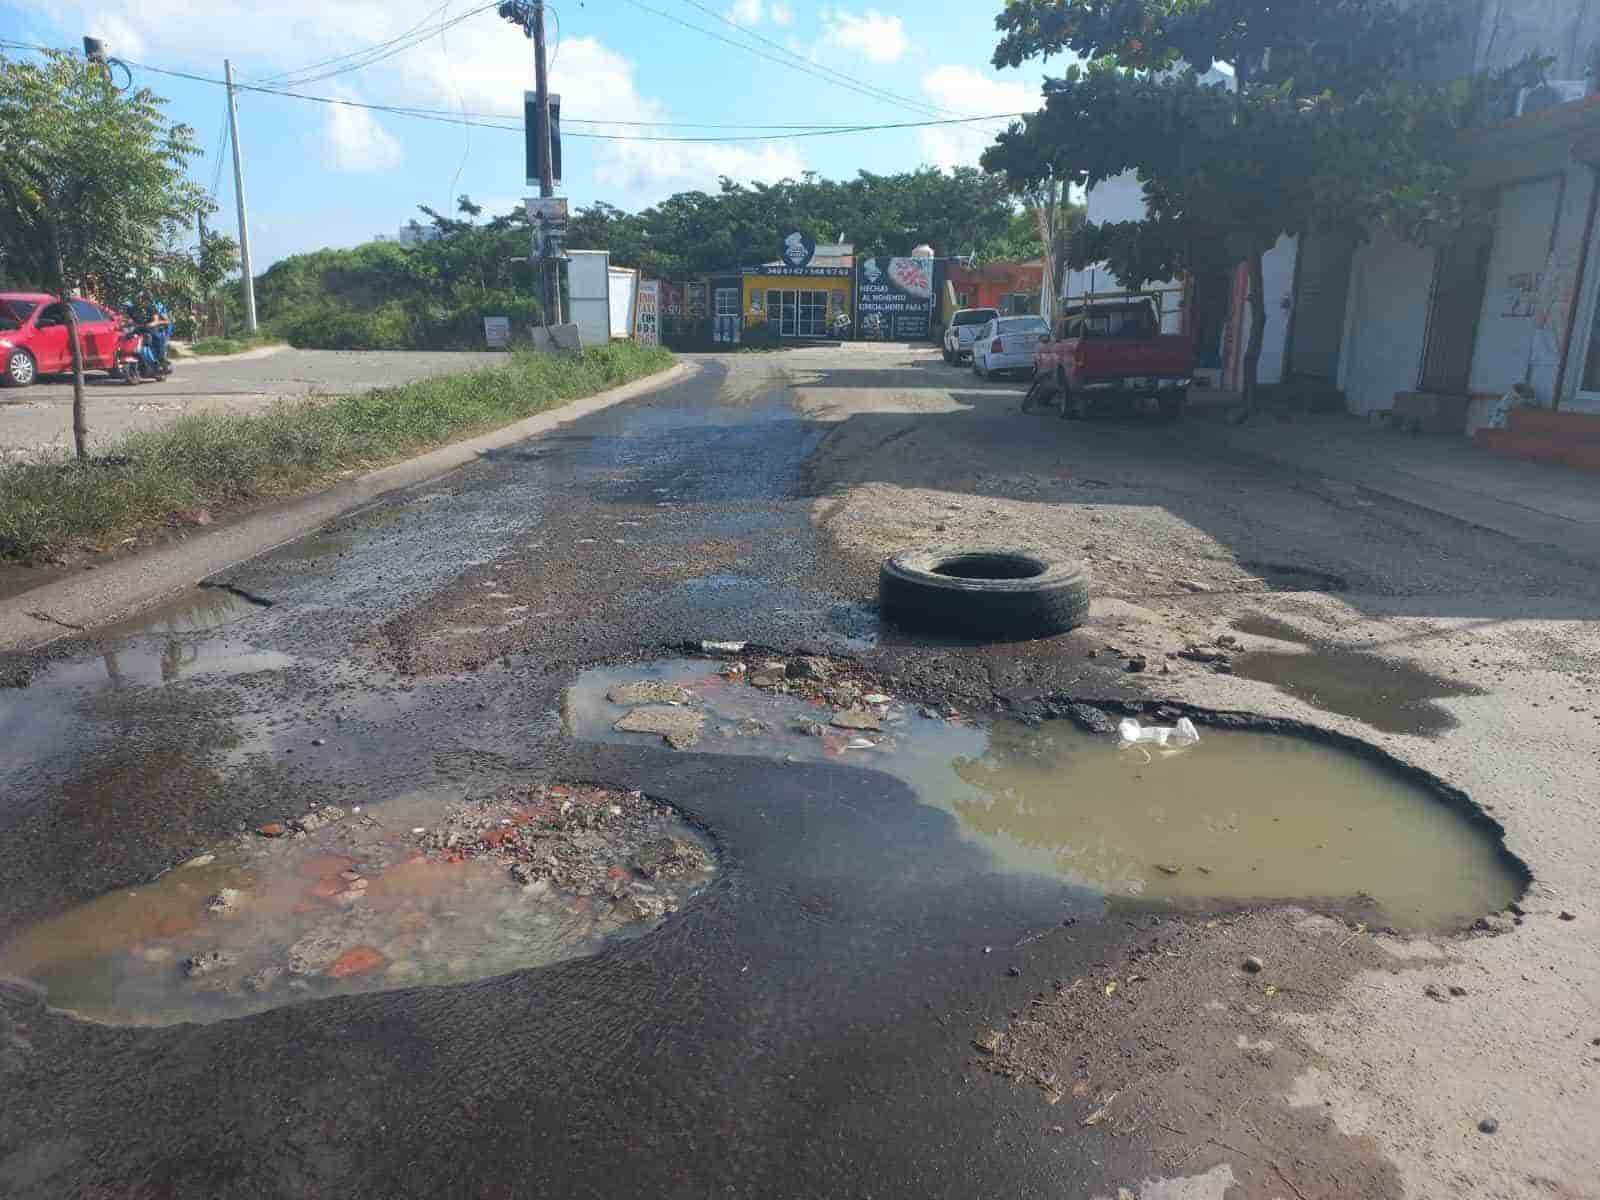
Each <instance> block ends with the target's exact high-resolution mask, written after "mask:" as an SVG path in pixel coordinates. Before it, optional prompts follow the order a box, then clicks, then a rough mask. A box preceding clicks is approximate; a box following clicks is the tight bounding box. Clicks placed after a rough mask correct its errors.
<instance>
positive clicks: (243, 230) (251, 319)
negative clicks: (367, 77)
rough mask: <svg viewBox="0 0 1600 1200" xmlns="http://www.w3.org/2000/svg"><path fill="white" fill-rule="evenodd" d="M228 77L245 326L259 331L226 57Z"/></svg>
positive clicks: (224, 67)
mask: <svg viewBox="0 0 1600 1200" xmlns="http://www.w3.org/2000/svg"><path fill="white" fill-rule="evenodd" d="M222 72H223V74H224V75H226V76H227V79H228V136H229V137H230V138H231V139H232V141H233V194H234V199H235V200H237V201H238V203H239V265H240V266H241V267H242V268H243V269H244V327H245V329H246V330H248V331H249V332H250V333H254V332H255V331H256V277H255V275H253V274H252V273H251V271H250V219H249V216H248V215H247V214H246V212H245V206H244V153H243V151H241V150H240V149H239V106H238V104H237V103H236V102H235V101H234V96H233V62H232V60H231V59H226V58H225V59H223V60H222Z"/></svg>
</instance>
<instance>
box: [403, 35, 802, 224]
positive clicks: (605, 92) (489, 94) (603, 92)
mask: <svg viewBox="0 0 1600 1200" xmlns="http://www.w3.org/2000/svg"><path fill="white" fill-rule="evenodd" d="M503 41H504V42H505V43H506V46H508V47H509V49H506V48H501V47H491V48H487V49H480V50H478V51H476V52H475V53H474V56H473V59H472V62H471V64H470V70H469V69H465V68H463V67H461V66H460V65H459V64H458V65H455V66H452V64H451V63H450V62H448V61H446V60H441V59H438V58H433V59H431V60H428V61H425V62H423V63H420V64H419V66H420V68H421V75H420V78H419V83H420V84H421V85H422V86H424V87H425V88H426V89H427V91H428V93H429V94H430V96H431V97H433V98H434V99H435V100H444V101H446V102H447V103H449V104H451V105H454V104H455V103H456V101H455V99H454V97H455V95H456V90H457V89H459V92H460V94H461V97H462V99H461V104H462V105H463V106H464V107H466V108H467V109H468V111H482V112H496V111H505V110H506V104H505V97H506V96H508V95H514V96H517V97H519V100H520V97H521V95H522V89H523V88H525V87H526V86H527V74H528V65H527V47H526V43H525V42H522V41H520V40H518V39H513V38H506V39H503ZM550 80H551V82H550V86H551V88H552V90H554V91H556V92H559V93H560V94H561V105H562V111H563V112H565V113H571V114H577V113H582V114H583V115H584V117H585V118H587V119H590V120H595V121H664V120H667V119H668V118H669V117H670V115H671V114H670V113H668V112H667V110H666V108H665V106H664V105H662V104H661V103H660V102H659V101H657V100H654V99H652V98H650V97H647V96H643V95H641V94H640V92H639V89H638V86H637V83H636V81H635V79H634V66H633V63H631V62H630V61H629V60H628V59H626V58H624V57H623V56H622V55H620V54H618V53H617V52H616V51H614V50H611V49H610V48H608V47H607V46H605V45H603V44H602V43H600V42H599V41H598V40H596V39H595V38H592V37H573V36H570V35H569V36H568V37H567V38H566V39H565V40H563V41H562V43H561V53H560V54H559V55H558V56H557V57H556V60H555V63H554V65H553V66H552V69H551V73H550ZM518 115H520V113H519V114H518ZM580 132H599V133H646V134H649V133H655V134H659V135H661V136H674V135H675V133H676V132H677V131H674V130H670V129H662V130H650V129H639V128H637V127H633V126H620V125H618V126H610V127H596V126H589V125H585V126H583V127H581V128H580V127H577V126H570V125H569V126H568V127H567V128H566V129H565V130H563V137H564V140H565V141H566V144H565V145H564V146H563V154H562V158H563V160H564V161H566V162H574V161H586V162H587V163H588V164H589V166H590V168H591V170H592V172H593V175H594V180H595V182H596V183H597V184H599V185H601V186H602V187H606V188H611V189H614V190H615V191H616V192H617V193H618V194H617V195H615V196H614V197H608V199H611V200H612V202H613V203H616V204H619V205H622V206H624V207H629V206H637V205H642V204H649V203H653V202H654V201H656V200H660V199H662V198H663V197H665V196H668V195H670V194H671V193H673V192H676V191H683V190H686V189H689V188H701V189H709V190H714V189H715V187H716V181H717V177H718V176H719V175H727V176H728V177H729V178H731V179H737V180H739V181H741V182H750V181H752V180H760V181H762V182H771V181H773V180H777V179H782V178H784V177H786V176H792V175H798V174H799V173H800V172H801V171H803V170H804V169H805V160H804V158H803V156H802V155H801V153H800V151H799V149H798V148H797V147H796V146H795V145H794V143H792V142H767V143H761V144H759V145H758V146H755V147H752V146H750V145H738V144H731V143H722V142H604V141H590V140H586V139H583V138H576V137H569V136H568V135H571V134H574V133H580ZM689 132H692V131H689ZM496 136H498V135H496Z"/></svg>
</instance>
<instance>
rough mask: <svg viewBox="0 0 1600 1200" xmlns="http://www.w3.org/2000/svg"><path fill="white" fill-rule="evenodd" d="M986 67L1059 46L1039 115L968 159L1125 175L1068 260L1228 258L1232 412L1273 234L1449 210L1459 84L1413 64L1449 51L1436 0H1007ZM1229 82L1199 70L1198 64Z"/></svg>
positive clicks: (1450, 31)
mask: <svg viewBox="0 0 1600 1200" xmlns="http://www.w3.org/2000/svg"><path fill="white" fill-rule="evenodd" d="M996 26H997V28H998V29H999V30H1000V31H1001V33H1002V35H1003V36H1002V38H1001V41H1000V43H999V46H998V48H997V49H996V51H995V55H994V61H995V64H996V65H997V66H1006V65H1010V66H1016V65H1018V64H1020V63H1022V62H1024V61H1026V60H1029V59H1032V58H1036V57H1043V58H1045V59H1049V58H1050V57H1051V56H1052V55H1055V54H1068V53H1070V54H1074V55H1077V56H1079V57H1080V58H1082V59H1084V60H1086V62H1087V65H1086V66H1085V65H1080V64H1076V63H1075V64H1073V65H1072V66H1071V67H1069V68H1068V70H1067V71H1066V72H1065V74H1064V76H1063V77H1062V78H1059V79H1050V80H1047V81H1046V83H1045V88H1044V99H1045V103H1044V107H1043V108H1042V109H1041V110H1040V111H1039V112H1038V113H1036V114H1033V115H1030V116H1029V117H1027V118H1025V119H1024V120H1023V121H1021V122H1020V123H1015V124H1013V125H1012V126H1011V128H1010V129H1008V130H1007V131H1006V132H1005V133H1003V134H1001V135H1000V137H999V138H998V139H997V141H996V144H995V145H994V146H993V147H991V148H990V149H989V150H988V151H987V152H985V154H984V158H983V162H984V165H985V167H987V168H989V169H991V170H994V171H997V172H1000V173H1002V174H1004V175H1005V176H1006V177H1007V178H1008V179H1009V180H1010V181H1011V183H1012V185H1013V186H1014V187H1016V188H1018V189H1019V190H1022V189H1025V188H1028V187H1032V186H1038V185H1040V184H1043V183H1045V182H1046V181H1048V180H1051V179H1059V178H1061V176H1062V175H1063V173H1065V174H1066V175H1067V177H1068V178H1069V180H1070V182H1074V183H1078V184H1083V185H1088V186H1092V185H1094V184H1096V183H1099V182H1101V181H1102V180H1106V179H1110V178H1112V177H1114V176H1117V175H1120V174H1122V173H1124V172H1126V171H1130V170H1131V171H1134V172H1136V173H1137V174H1138V177H1139V179H1140V180H1141V181H1142V183H1143V186H1144V199H1145V209H1146V211H1145V216H1144V218H1143V219H1142V220H1139V221H1130V222H1121V223H1116V224H1110V225H1098V226H1094V225H1090V226H1086V227H1085V228H1084V230H1083V231H1082V232H1081V234H1080V235H1079V236H1077V237H1075V238H1074V239H1073V243H1072V253H1071V259H1072V263H1073V265H1074V266H1083V265H1086V264H1088V263H1090V262H1096V261H1104V262H1107V263H1108V265H1109V266H1110V267H1111V269H1112V270H1113V272H1114V273H1115V274H1116V275H1117V276H1118V278H1120V279H1121V280H1122V282H1123V283H1124V284H1125V285H1128V286H1133V287H1137V286H1141V285H1142V284H1144V283H1146V282H1149V281H1151V280H1157V279H1168V278H1172V277H1174V276H1175V275H1177V274H1178V273H1179V272H1182V271H1195V270H1204V269H1208V268H1211V267H1214V266H1216V265H1218V264H1231V263H1236V262H1240V261H1244V262H1246V263H1247V264H1248V266H1249V276H1250V305H1251V322H1250V338H1249V342H1248V347H1247V350H1246V353H1245V360H1244V380H1243V382H1244V390H1245V398H1246V403H1247V405H1253V403H1254V401H1255V397H1256V391H1257V381H1256V376H1257V368H1258V364H1259V361H1260V356H1261V342H1262V333H1263V330H1264V328H1265V325H1266V297H1265V295H1264V287H1263V282H1262V256H1263V254H1265V252H1266V251H1267V250H1268V249H1270V248H1271V247H1272V246H1273V245H1274V244H1275V243H1276V242H1277V240H1278V238H1279V237H1280V236H1282V235H1285V234H1291V235H1304V234H1308V233H1342V234H1347V235H1350V236H1353V237H1355V238H1357V239H1364V238H1366V237H1368V236H1370V235H1371V233H1372V232H1373V231H1374V230H1375V229H1376V228H1378V227H1379V226H1381V225H1385V224H1387V225H1390V226H1391V227H1393V228H1395V229H1396V230H1397V231H1398V232H1400V233H1402V234H1403V235H1406V236H1411V237H1423V236H1427V235H1428V234H1429V233H1430V232H1436V231H1438V230H1440V229H1446V228H1449V227H1450V226H1452V225H1454V224H1457V223H1459V222H1460V221H1461V220H1463V219H1464V218H1465V215H1466V213H1467V208H1466V206H1465V204H1464V201H1463V199H1462V191H1461V187H1460V182H1461V177H1460V170H1459V166H1458V164H1457V161H1456V158H1455V155H1454V145H1455V140H1456V139H1455V133H1456V131H1457V129H1458V128H1459V127H1460V125H1461V123H1462V122H1463V121H1464V120H1465V119H1466V118H1467V116H1468V115H1469V114H1470V112H1471V108H1472V106H1471V100H1472V91H1471V89H1470V88H1468V87H1467V86H1465V85H1464V84H1463V83H1455V84H1450V83H1443V82H1436V81H1435V80H1436V79H1437V77H1438V75H1439V74H1440V72H1439V71H1438V69H1437V67H1438V64H1437V63H1435V62H1433V61H1431V60H1432V59H1433V58H1434V56H1435V55H1436V53H1437V52H1439V51H1440V50H1441V49H1444V48H1449V47H1451V46H1453V45H1454V41H1453V39H1454V28H1455V17H1454V14H1453V11H1452V8H1451V6H1450V5H1449V4H1447V3H1443V2H1442V0H1422V2H1421V3H1412V4H1404V5H1403V4H1400V3H1395V2H1393V0H1341V2H1340V3H1337V4H1330V3H1327V0H1121V2H1120V3H1117V4H1104V3H1101V2H1099V0H1011V3H1009V4H1008V5H1007V7H1006V8H1005V10H1004V11H1003V12H1002V13H1001V14H1000V15H999V16H998V17H997V18H996ZM1217 63H1223V64H1227V65H1228V66H1229V67H1230V68H1231V72H1232V75H1233V82H1232V83H1231V84H1230V83H1227V82H1220V83H1219V82H1210V81H1208V80H1207V79H1205V78H1202V75H1203V74H1205V73H1207V72H1209V71H1210V70H1211V68H1212V67H1213V65H1214V64H1217Z"/></svg>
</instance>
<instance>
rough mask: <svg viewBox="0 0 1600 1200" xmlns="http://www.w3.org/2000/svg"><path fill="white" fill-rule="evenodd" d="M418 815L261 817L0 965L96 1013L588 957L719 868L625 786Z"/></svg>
mask: <svg viewBox="0 0 1600 1200" xmlns="http://www.w3.org/2000/svg"><path fill="white" fill-rule="evenodd" d="M414 819H415V815H414V812H413V814H412V815H411V816H409V817H408V816H405V815H404V814H401V813H396V814H394V815H389V816H386V815H383V810H382V809H379V810H378V811H377V813H376V814H375V813H374V811H373V810H371V809H369V810H367V811H365V812H363V811H361V810H359V809H353V810H350V811H346V810H344V809H341V808H338V807H334V806H327V807H324V808H321V809H316V810H313V811H312V812H309V813H305V814H303V815H301V816H299V817H295V818H293V819H289V820H283V821H272V822H267V823H265V824H263V825H261V826H260V827H259V828H258V829H256V830H254V831H251V832H249V833H245V834H241V835H240V836H238V837H237V838H235V839H233V840H232V841H231V842H229V843H225V844H222V845H219V846H216V847H213V848H212V849H209V850H207V851H206V852H205V853H203V854H200V855H197V856H196V857H194V858H192V859H191V860H189V862H188V863H186V864H184V865H183V866H180V867H178V868H176V869H174V870H172V871H169V872H167V873H166V874H165V875H163V876H161V877H160V878H159V879H157V880H154V881H152V882H151V883H150V884H148V885H145V886H142V887H136V888H130V889H126V890H123V891H119V892H113V893H110V894H108V895H105V896H102V897H99V898H98V899H96V900H93V901H91V902H89V903H88V904H85V905H81V906H79V907H78V908H75V909H72V910H69V911H68V912H66V913H64V914H62V915H61V916H59V917H56V918H54V919H51V920H48V921H44V922H41V923H39V924H37V925H35V926H33V927H31V928H29V929H26V930H24V931H23V932H22V933H21V934H20V935H18V936H17V937H16V938H15V939H13V940H12V941H11V942H10V943H8V944H7V945H6V946H5V947H4V948H3V949H0V971H4V972H6V973H10V974H15V975H19V976H22V977H25V978H29V979H32V980H34V981H35V982H37V983H40V984H42V985H44V986H45V987H46V989H47V990H48V993H49V999H50V1002H51V1003H52V1004H54V1005H56V1006H58V1007H62V1008H67V1009H70V1010H72V1011H75V1012H78V1013H80V1014H82V1015H85V1016H91V1017H94V1018H96V1019H100V1020H106V1021H111V1022H116V1023H129V1024H166V1023H170V1022H174V1021H180V1020H196V1021H207V1020H217V1019H221V1018H224V1017H230V1016H238V1015H240V1014H242V1013H248V1012H254V1011H259V1010H261V1009H266V1008H273V1007H276V1006H278V1005H281V1004H287V1003H292V1002H295V1001H298V1000H305V999H311V998H314V997H318V996H329V995H337V994H340V993H348V992H362V991H377V990H382V989H385V988H392V987H398V986H402V985H405V986H410V985H413V984H419V983H434V984H438V983H461V982H465V981H468V980H472V979H478V978H482V977H485V976H488V975H496V974H501V973H503V972H506V971H511V970H516V969H519V968H525V967H533V966H541V965H545V964H548V963H552V962H557V961H560V960H562V959H566V958H574V957H579V956H583V955H588V954H593V953H596V952H598V951H599V950H600V949H602V948H603V947H604V945H605V944H606V942H607V941H608V940H610V939H614V938H624V937H630V936H637V935H639V934H641V933H645V932H648V931H649V930H650V929H652V928H654V926H655V925H656V924H657V923H659V921H660V920H661V919H662V918H663V917H665V916H667V915H668V914H670V913H673V912H676V911H678V910H679V909H681V908H682V907H683V906H684V905H685V904H687V903H688V902H689V901H690V899H691V898H692V897H693V896H694V895H695V894H696V893H697V892H698V891H699V890H701V889H702V888H704V887H705V886H706V885H707V883H709V882H710V880H711V878H712V877H713V874H714V872H715V862H714V858H713V856H712V853H711V849H710V847H709V845H708V844H707V843H706V842H705V840H704V839H703V838H702V837H701V836H700V835H699V834H698V833H697V832H696V831H695V830H693V829H692V828H690V826H689V825H688V824H687V823H685V822H684V821H683V819H682V818H681V817H679V816H678V815H677V813H676V812H675V811H674V810H673V809H672V808H670V807H669V806H667V805H664V804H659V803H657V802H655V801H653V800H651V799H650V798H649V797H647V796H645V795H643V794H642V793H640V792H637V791H623V790H618V789H614V788H607V787H603V786H597V785H582V786H579V785H563V784H555V785H546V784H539V785H534V786H532V787H520V788H512V789H508V790H506V791H503V792H500V793H497V794H495V795H493V796H489V797H484V798H472V799H467V800H465V801H462V802H459V803H458V804H456V805H455V806H453V807H452V808H450V809H449V810H448V811H447V812H446V814H445V815H444V817H443V818H442V819H435V820H432V821H429V822H428V823H427V824H423V825H413V824H412V823H411V821H412V820H414Z"/></svg>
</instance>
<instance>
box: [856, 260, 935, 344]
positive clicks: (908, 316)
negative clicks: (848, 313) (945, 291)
mask: <svg viewBox="0 0 1600 1200" xmlns="http://www.w3.org/2000/svg"><path fill="white" fill-rule="evenodd" d="M858 271H859V274H860V277H859V278H858V279H857V280H856V325H857V330H858V332H859V334H860V336H862V337H878V338H891V339H894V340H896V341H899V340H902V339H904V340H907V341H915V340H918V339H921V338H925V337H927V336H928V329H929V328H930V325H931V323H932V320H933V259H931V258H867V259H863V260H862V261H861V265H860V267H859V268H858Z"/></svg>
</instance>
